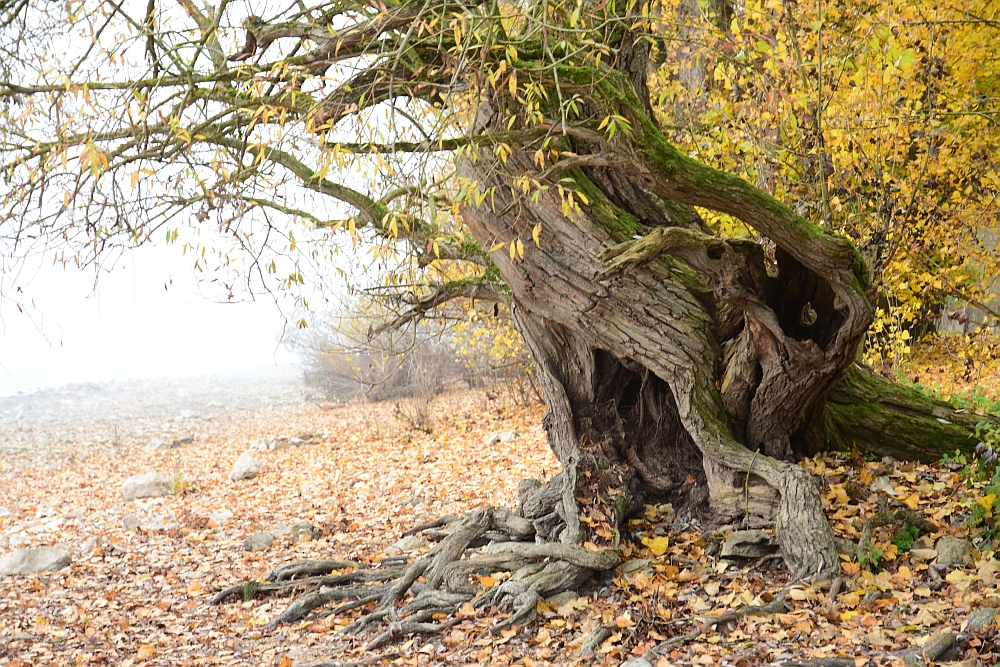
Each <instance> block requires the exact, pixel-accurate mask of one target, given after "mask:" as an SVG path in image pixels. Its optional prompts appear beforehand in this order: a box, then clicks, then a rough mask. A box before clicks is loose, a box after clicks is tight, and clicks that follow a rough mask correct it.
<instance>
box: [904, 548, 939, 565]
mask: <svg viewBox="0 0 1000 667" xmlns="http://www.w3.org/2000/svg"><path fill="white" fill-rule="evenodd" d="M937 555H938V552H937V551H936V550H934V549H910V562H911V563H913V564H914V565H920V564H921V563H929V562H931V561H932V560H934V559H935V558H937Z"/></svg>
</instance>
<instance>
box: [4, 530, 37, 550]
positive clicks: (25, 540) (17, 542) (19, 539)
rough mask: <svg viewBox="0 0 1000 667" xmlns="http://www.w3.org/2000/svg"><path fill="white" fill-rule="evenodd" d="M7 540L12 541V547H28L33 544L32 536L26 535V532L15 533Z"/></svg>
mask: <svg viewBox="0 0 1000 667" xmlns="http://www.w3.org/2000/svg"><path fill="white" fill-rule="evenodd" d="M7 541H8V542H9V543H10V548H11V549H16V548H18V547H26V546H28V545H29V544H31V537H29V536H28V535H25V534H24V533H14V534H13V535H11V536H10V538H9V539H8V540H7Z"/></svg>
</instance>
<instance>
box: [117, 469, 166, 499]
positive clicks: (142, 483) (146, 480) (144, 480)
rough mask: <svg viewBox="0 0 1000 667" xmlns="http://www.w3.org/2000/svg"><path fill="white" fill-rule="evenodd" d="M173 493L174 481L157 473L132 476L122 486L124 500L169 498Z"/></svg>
mask: <svg viewBox="0 0 1000 667" xmlns="http://www.w3.org/2000/svg"><path fill="white" fill-rule="evenodd" d="M173 492H174V479H173V477H170V476H169V475H164V474H162V473H158V472H146V473H142V474H141V475H134V476H132V477H129V478H128V479H126V480H125V482H124V483H123V484H122V494H123V495H124V496H125V500H135V499H136V498H157V497H159V496H169V495H170V494H172V493H173Z"/></svg>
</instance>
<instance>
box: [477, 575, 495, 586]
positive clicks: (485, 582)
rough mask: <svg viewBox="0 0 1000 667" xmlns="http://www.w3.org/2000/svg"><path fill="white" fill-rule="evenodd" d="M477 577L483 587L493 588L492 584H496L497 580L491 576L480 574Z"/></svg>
mask: <svg viewBox="0 0 1000 667" xmlns="http://www.w3.org/2000/svg"><path fill="white" fill-rule="evenodd" d="M477 578H478V579H479V585H480V586H482V587H483V588H493V587H494V586H496V585H497V580H496V579H494V578H493V577H488V576H480V577H477Z"/></svg>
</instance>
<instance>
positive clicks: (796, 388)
mask: <svg viewBox="0 0 1000 667" xmlns="http://www.w3.org/2000/svg"><path fill="white" fill-rule="evenodd" d="M486 164H488V163H487V161H485V160H482V161H480V162H478V163H475V164H473V163H467V164H466V165H465V168H466V169H467V172H466V173H467V175H469V176H470V177H472V178H475V179H477V180H478V181H479V182H480V184H481V185H483V186H484V187H490V186H494V187H495V188H496V189H495V191H494V192H493V195H494V196H495V197H496V200H497V201H496V202H495V203H494V204H493V205H492V206H491V207H486V206H483V207H480V208H478V209H468V210H466V211H465V212H464V218H465V220H466V222H467V224H469V226H470V227H471V229H472V230H473V233H474V234H475V235H476V236H477V238H479V239H481V240H486V241H487V243H488V242H489V240H491V239H510V238H511V237H512V236H513V235H516V234H517V232H518V231H520V230H522V229H524V230H528V229H530V228H531V226H532V225H533V224H534V223H535V221H540V222H542V224H543V235H542V242H541V244H540V247H534V246H531V245H529V246H527V247H526V249H525V254H524V257H523V259H521V258H517V259H515V260H511V259H510V258H509V255H506V254H499V253H498V254H497V256H496V257H495V261H496V262H497V265H498V267H499V268H500V271H501V273H502V274H503V276H504V278H505V279H506V280H507V282H508V284H509V285H510V286H511V288H512V290H513V292H514V295H515V298H516V300H517V312H518V313H519V315H518V321H519V323H520V324H521V328H522V332H523V333H524V334H525V338H526V340H527V341H528V344H529V346H530V347H531V349H532V352H533V353H534V355H535V357H536V360H537V361H538V366H539V369H540V372H541V375H542V385H543V388H544V390H545V396H546V400H547V402H548V405H549V409H550V412H549V415H548V417H547V423H546V425H547V427H548V428H549V434H550V438H551V443H552V447H553V451H554V452H555V453H556V455H557V456H558V457H559V459H560V461H561V462H562V463H563V465H564V466H566V467H573V468H575V467H580V468H581V471H582V472H583V475H581V479H584V478H585V479H587V480H590V481H591V482H592V487H593V488H592V489H591V491H590V493H587V494H585V495H588V496H590V497H592V498H593V499H594V501H595V502H597V503H598V504H600V503H604V504H607V505H609V506H611V507H615V508H617V509H618V510H620V511H621V512H624V511H626V509H627V508H628V507H629V505H630V504H631V502H630V501H629V500H628V499H629V498H630V497H634V495H635V493H636V490H637V489H638V490H639V491H641V490H644V489H645V490H651V491H658V492H661V493H669V492H671V491H675V490H677V489H679V488H681V487H682V485H684V484H685V482H687V481H689V480H690V479H691V478H700V479H703V480H704V481H705V482H706V484H707V488H708V490H709V495H710V499H711V501H712V506H713V508H714V509H715V511H716V513H717V514H719V515H730V516H733V515H735V516H742V517H744V518H746V519H748V520H750V521H755V522H757V521H759V522H774V523H775V525H776V527H777V530H778V539H779V541H780V543H781V544H782V547H783V554H784V557H785V559H786V562H787V563H788V564H789V567H790V569H792V571H793V572H795V573H797V574H804V573H806V572H815V571H817V570H824V571H833V570H835V569H836V568H837V567H838V561H837V557H836V551H835V549H834V547H833V539H832V534H831V532H830V528H829V526H828V524H827V521H826V518H825V517H824V515H823V513H822V504H821V502H820V498H819V489H818V486H817V485H816V484H815V483H814V481H813V480H812V479H811V478H810V477H809V475H808V474H806V473H805V471H804V470H802V469H801V468H799V467H798V466H796V465H794V464H792V463H788V462H785V461H782V460H778V459H777V458H775V457H773V456H771V455H769V454H778V455H780V456H785V455H788V454H790V453H791V447H792V443H793V442H795V439H796V438H798V437H799V436H800V435H801V434H802V433H803V432H804V430H805V429H806V427H807V426H810V423H809V417H810V416H812V415H811V414H810V412H809V409H810V408H814V407H821V403H820V402H819V401H820V400H821V399H822V398H824V397H825V393H826V392H827V391H828V390H829V387H830V384H831V383H832V382H833V381H834V380H835V377H833V378H830V377H828V376H830V375H833V376H836V374H837V373H839V371H840V370H841V368H840V367H839V365H838V363H833V362H824V361H823V358H824V352H823V351H822V350H821V349H820V348H819V346H818V345H816V344H815V343H813V342H812V341H811V340H808V341H806V342H804V343H803V342H799V341H794V340H792V339H790V338H788V337H787V336H785V335H784V334H783V333H782V332H781V328H780V323H779V322H778V318H777V316H776V315H775V314H774V313H773V311H771V310H770V309H769V308H768V306H767V305H766V304H765V303H764V302H763V301H761V300H759V297H758V294H759V292H751V291H750V290H746V291H745V292H742V293H740V294H739V296H740V297H743V298H744V301H743V303H742V304H741V305H739V306H738V305H737V299H736V298H734V297H733V295H732V294H724V295H722V298H719V292H720V291H722V290H724V289H726V288H727V285H728V288H731V289H733V290H734V293H735V292H736V291H739V290H740V289H742V288H743V287H744V285H745V284H750V285H751V286H753V283H754V282H756V283H757V285H756V287H757V289H762V288H763V287H766V286H767V282H768V281H767V275H766V271H765V269H764V264H763V255H762V253H755V252H754V251H753V246H750V245H748V244H743V243H739V242H734V243H728V242H725V241H718V242H717V240H716V239H713V238H712V237H708V236H707V235H705V234H703V233H702V232H700V231H694V230H690V229H687V228H685V227H680V226H678V227H670V228H666V229H667V230H668V232H676V233H677V238H668V239H667V241H666V243H667V244H668V245H671V247H672V248H673V249H674V250H675V254H676V255H679V256H683V258H684V259H685V260H686V262H685V263H682V262H679V261H671V260H669V259H666V260H654V261H650V262H649V263H647V264H646V265H645V266H643V267H641V268H640V269H638V270H634V271H623V272H620V273H618V274H617V275H615V276H614V277H612V278H610V279H608V280H601V279H600V278H601V276H602V275H603V274H604V271H605V269H606V268H607V267H606V266H605V264H604V262H603V261H602V260H601V259H600V258H601V257H602V255H603V254H604V253H605V251H607V250H608V249H609V248H610V247H612V246H614V245H615V242H616V241H620V240H622V239H621V236H622V234H621V233H620V229H621V226H622V225H623V222H624V220H623V219H626V220H627V217H628V216H629V213H628V212H627V211H623V210H620V209H617V208H616V207H615V206H614V205H613V204H612V203H611V202H610V198H608V197H606V196H605V195H604V193H603V191H602V190H598V189H596V188H594V191H593V192H588V195H589V196H590V198H591V199H592V200H593V201H592V204H593V205H592V207H590V208H589V209H585V210H584V211H582V212H581V213H579V214H578V215H576V216H574V217H573V219H572V220H571V219H569V218H567V217H565V216H563V214H562V209H561V202H560V200H559V197H558V195H557V194H556V193H555V192H554V191H551V190H549V191H543V192H540V193H539V194H538V196H537V197H535V198H534V199H533V200H531V199H527V200H513V199H510V198H509V197H510V196H509V193H510V187H509V182H507V183H505V182H504V180H503V176H502V175H503V174H504V173H511V172H505V171H503V170H499V169H496V165H492V164H491V165H490V166H489V168H483V165H486ZM507 168H508V169H512V170H515V171H514V172H513V173H517V172H516V170H517V169H518V168H520V169H522V170H524V171H527V170H529V169H530V168H531V165H530V162H529V160H528V158H527V156H526V155H525V154H523V153H517V152H515V153H514V154H513V155H512V156H510V157H509V158H508V160H507ZM577 178H578V182H582V181H583V179H585V178H586V176H584V175H583V174H579V175H578V176H577ZM613 179H618V180H619V182H623V183H626V184H627V183H628V181H627V180H626V179H624V178H622V175H621V174H620V173H619V174H613V173H607V174H601V175H598V176H596V177H595V178H594V179H593V181H591V182H594V181H601V180H604V181H605V182H609V181H612V180H613ZM644 190H645V189H644V188H639V187H635V188H633V190H632V191H631V192H630V193H629V194H630V195H632V194H635V193H638V195H639V197H647V198H650V199H653V202H650V201H648V200H647V201H646V202H644V203H646V204H652V205H651V206H650V208H651V209H653V210H655V203H656V202H655V197H649V194H648V191H646V192H644ZM615 191H616V192H620V191H621V186H617V187H616V188H615ZM505 193H506V194H507V201H503V198H504V194H505ZM620 199H624V197H622V198H620ZM602 200H603V201H602ZM505 208H516V209H517V211H518V214H517V216H516V217H515V216H514V215H506V216H502V217H501V216H498V215H497V214H496V213H495V212H494V210H502V209H505ZM665 208H666V207H665V206H663V205H661V206H660V209H661V210H664V209H665ZM663 217H665V218H666V217H667V216H666V215H664V216H663ZM668 222H669V221H668ZM635 229H636V231H638V230H639V229H640V228H639V227H638V225H635ZM629 231H632V230H629ZM613 234H614V235H613ZM615 235H616V236H617V237H618V238H616V236H615ZM716 242H717V245H716ZM659 254H661V253H660V251H659V250H657V255H659ZM713 262H718V263H719V264H722V265H723V266H721V267H719V268H716V267H714V266H712V263H713ZM692 266H694V267H696V268H701V269H703V270H704V273H705V274H708V277H709V280H706V279H705V278H704V277H703V275H701V274H699V273H698V272H696V271H695V270H693V269H692V268H691V267H692ZM795 266H800V265H799V264H798V263H796V264H795ZM741 280H745V281H748V283H743V282H741ZM710 281H714V282H716V283H717V284H716V285H715V286H714V289H713V285H711V284H710ZM779 284H780V283H779ZM720 286H722V287H720ZM813 294H814V293H809V294H807V296H806V298H807V299H808V298H815V296H813ZM824 305H826V306H830V307H832V298H828V299H827V302H826V303H823V302H821V301H820V300H819V299H817V307H823V306H824ZM739 309H742V312H740V310H739ZM751 312H752V313H753V314H754V316H755V319H752V320H751V318H750V317H749V316H748V315H747V313H751ZM825 317H827V319H833V318H832V317H830V316H829V314H825ZM849 320H850V317H846V316H843V315H840V316H839V317H838V321H839V322H841V323H842V322H845V321H849ZM745 323H749V324H748V325H745ZM866 325H867V322H864V326H866ZM864 326H862V327H860V332H859V333H857V334H855V335H856V336H857V337H860V334H861V333H863V331H864ZM837 335H838V334H837V333H836V332H833V333H832V335H831V336H830V338H834V337H836V336H837ZM720 337H723V338H725V339H728V340H729V341H730V342H729V345H730V347H736V349H738V350H740V353H739V354H729V355H726V357H724V356H723V354H722V350H721V348H720V345H719V338H720ZM750 341H753V344H751V342H750ZM759 341H764V344H763V345H760V344H759ZM762 347H763V354H762V353H761V349H762ZM841 348H847V352H846V354H847V355H849V356H853V353H854V343H851V342H847V343H846V344H842V345H841ZM789 351H791V353H792V356H794V355H795V354H798V355H800V356H804V357H806V358H808V360H809V362H810V363H815V364H817V365H819V366H820V369H819V370H817V368H816V367H809V368H804V369H803V368H800V367H798V366H795V365H793V363H788V368H785V367H783V366H782V364H785V363H786V362H787V359H788V356H789ZM842 351H843V350H842ZM754 355H756V358H754ZM727 358H728V363H727V361H726V359H727ZM795 361H799V360H798V359H796V360H795ZM789 368H790V369H791V370H793V371H796V372H799V374H798V375H797V376H795V377H791V378H790V377H789V373H788V369H789ZM727 369H733V370H729V371H728V374H729V375H730V376H731V377H733V378H734V379H733V381H732V382H729V383H728V385H727V387H731V388H732V389H731V390H730V392H721V391H720V387H721V386H722V380H723V378H724V376H725V374H726V372H727ZM744 369H746V370H749V371H750V376H749V377H748V376H747V374H746V373H745V372H744ZM762 370H763V372H761V371H762ZM801 371H805V372H804V373H803V372H801ZM755 380H756V381H755ZM744 385H745V386H744ZM762 387H763V390H762V389H761V388H762ZM753 390H756V391H753ZM731 392H738V394H731ZM724 393H726V396H725V397H724ZM734 396H735V398H734ZM726 397H728V398H729V399H730V400H729V402H730V403H732V404H733V405H735V406H737V407H738V409H740V410H743V411H745V412H746V414H747V415H748V416H747V418H746V420H745V421H744V422H743V423H742V424H740V425H739V426H738V427H737V428H733V427H732V426H731V422H734V421H735V420H734V417H733V416H731V415H730V414H728V413H727V410H726V407H725V402H726V401H725V398H726ZM772 419H781V420H782V421H781V422H780V423H777V424H776V423H773V422H772ZM737 431H742V432H744V433H746V436H745V437H746V438H747V439H750V440H751V441H752V442H753V445H754V451H751V450H750V449H748V448H747V447H745V446H743V445H742V444H741V443H740V442H738V441H737V440H736V438H735V437H734V433H735V432H737ZM699 459H700V466H699ZM699 468H700V470H699ZM688 488H690V485H688V487H687V488H685V490H686V491H687V489H688ZM602 494H603V495H602ZM623 518H624V516H617V517H616V519H617V520H619V521H620V520H621V519H623Z"/></svg>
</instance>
